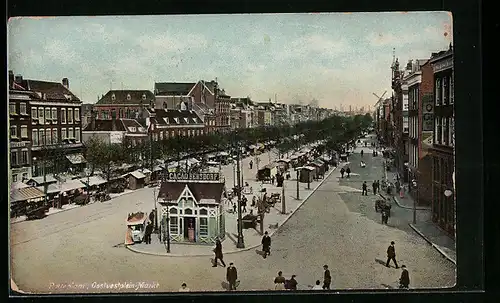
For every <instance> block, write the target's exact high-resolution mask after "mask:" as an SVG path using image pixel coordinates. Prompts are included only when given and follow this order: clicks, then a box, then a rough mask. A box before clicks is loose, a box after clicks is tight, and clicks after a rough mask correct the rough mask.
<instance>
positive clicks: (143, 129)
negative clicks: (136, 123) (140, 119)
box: [137, 127, 146, 133]
mask: <svg viewBox="0 0 500 303" xmlns="http://www.w3.org/2000/svg"><path fill="white" fill-rule="evenodd" d="M137 130H138V131H139V132H141V133H144V132H146V129H145V128H144V127H138V128H137Z"/></svg>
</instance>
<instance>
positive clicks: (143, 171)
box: [141, 168, 151, 174]
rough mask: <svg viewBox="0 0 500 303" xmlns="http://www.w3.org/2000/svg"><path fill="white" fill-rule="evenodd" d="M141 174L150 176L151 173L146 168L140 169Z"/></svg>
mask: <svg viewBox="0 0 500 303" xmlns="http://www.w3.org/2000/svg"><path fill="white" fill-rule="evenodd" d="M141 172H142V173H143V174H150V173H151V171H150V170H149V169H147V168H144V169H142V170H141Z"/></svg>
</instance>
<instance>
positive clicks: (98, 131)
mask: <svg viewBox="0 0 500 303" xmlns="http://www.w3.org/2000/svg"><path fill="white" fill-rule="evenodd" d="M96 116H97V115H96V114H94V118H93V119H91V121H90V123H89V124H88V125H87V127H86V128H85V129H84V130H83V132H82V138H83V142H84V143H86V142H88V141H89V140H90V139H92V138H97V139H99V140H101V141H102V142H104V143H107V144H122V143H123V142H124V141H128V142H129V143H130V144H131V145H132V146H135V145H138V144H141V143H144V142H145V141H146V140H148V133H147V131H146V128H145V127H144V126H142V125H141V124H140V123H139V122H137V120H134V119H126V118H117V114H116V112H114V111H113V112H111V116H112V118H111V120H107V119H106V120H103V119H97V117H96Z"/></svg>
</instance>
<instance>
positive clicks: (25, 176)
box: [23, 173, 28, 181]
mask: <svg viewBox="0 0 500 303" xmlns="http://www.w3.org/2000/svg"><path fill="white" fill-rule="evenodd" d="M24 180H28V173H23V181H24Z"/></svg>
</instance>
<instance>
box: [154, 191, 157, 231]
mask: <svg viewBox="0 0 500 303" xmlns="http://www.w3.org/2000/svg"><path fill="white" fill-rule="evenodd" d="M153 203H154V210H155V222H154V227H155V229H154V232H155V233H157V232H158V208H157V207H156V204H157V203H156V186H155V187H153Z"/></svg>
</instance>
